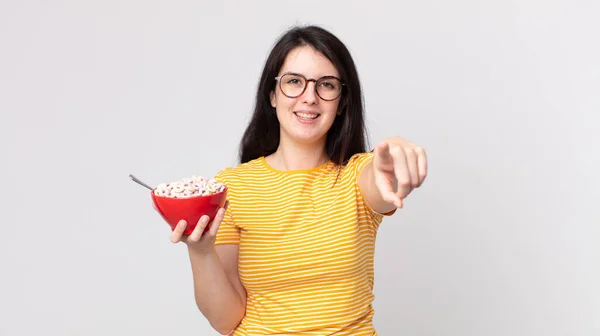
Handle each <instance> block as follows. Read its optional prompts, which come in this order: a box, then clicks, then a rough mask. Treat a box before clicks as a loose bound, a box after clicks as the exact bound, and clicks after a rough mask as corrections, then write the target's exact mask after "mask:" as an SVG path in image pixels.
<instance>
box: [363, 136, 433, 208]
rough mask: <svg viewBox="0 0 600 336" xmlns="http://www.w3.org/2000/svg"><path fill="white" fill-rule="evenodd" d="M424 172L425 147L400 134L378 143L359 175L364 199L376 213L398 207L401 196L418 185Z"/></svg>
mask: <svg viewBox="0 0 600 336" xmlns="http://www.w3.org/2000/svg"><path fill="white" fill-rule="evenodd" d="M426 176H427V158H426V155H425V151H424V150H423V149H422V148H420V147H418V146H416V145H415V144H413V143H411V142H409V141H407V140H404V139H402V138H400V137H391V138H388V139H385V140H384V141H382V142H381V143H379V144H378V145H377V146H376V147H375V149H374V151H373V160H372V161H371V162H369V163H368V164H367V165H366V166H365V168H364V169H363V170H362V173H361V174H360V176H359V180H358V183H359V188H360V190H361V193H362V194H363V195H364V197H365V200H366V202H367V203H368V204H369V206H371V208H373V210H375V211H377V212H379V213H388V212H390V211H392V210H393V209H395V208H396V207H398V208H402V206H403V200H404V198H406V197H407V196H408V195H409V194H410V193H411V192H412V190H413V189H415V188H418V187H420V186H421V184H422V183H423V181H424V180H425V177H426Z"/></svg>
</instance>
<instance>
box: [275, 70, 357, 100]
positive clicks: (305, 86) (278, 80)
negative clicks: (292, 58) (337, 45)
mask: <svg viewBox="0 0 600 336" xmlns="http://www.w3.org/2000/svg"><path fill="white" fill-rule="evenodd" d="M285 75H294V76H298V77H302V78H303V79H304V88H303V89H302V92H300V93H299V94H298V95H296V96H289V95H287V94H286V93H285V91H283V88H282V87H281V78H282V77H283V76H285ZM332 78H333V79H337V80H338V81H339V82H340V84H341V85H342V87H341V88H340V93H339V94H338V95H337V96H336V97H335V98H332V99H325V98H323V97H321V95H320V94H319V90H317V85H318V84H319V82H321V81H322V80H326V79H332ZM275 80H276V81H277V83H279V89H280V90H281V93H283V95H284V96H286V97H288V98H297V97H300V96H301V95H302V94H304V91H306V88H307V87H308V82H314V83H315V93H316V94H317V96H319V98H321V99H322V100H325V101H333V100H336V99H338V98H339V97H340V96H341V95H342V91H343V89H344V86H345V85H346V83H344V82H342V80H341V79H339V78H337V77H336V76H322V77H319V78H317V79H314V78H306V76H304V75H302V74H299V73H296V72H286V73H283V74H281V75H280V76H277V77H275Z"/></svg>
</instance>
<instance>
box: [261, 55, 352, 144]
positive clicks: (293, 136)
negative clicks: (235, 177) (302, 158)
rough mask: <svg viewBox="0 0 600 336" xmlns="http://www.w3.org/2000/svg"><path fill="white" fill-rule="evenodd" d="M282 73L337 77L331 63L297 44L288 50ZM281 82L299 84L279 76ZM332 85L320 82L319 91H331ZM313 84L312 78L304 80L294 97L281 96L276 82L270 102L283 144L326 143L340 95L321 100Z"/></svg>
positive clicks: (288, 84)
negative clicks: (328, 99)
mask: <svg viewBox="0 0 600 336" xmlns="http://www.w3.org/2000/svg"><path fill="white" fill-rule="evenodd" d="M285 73H296V74H301V75H303V76H304V77H306V78H308V79H311V78H314V79H319V78H321V77H323V76H335V77H337V78H339V77H340V74H339V73H338V71H337V69H336V68H335V66H334V65H333V63H331V61H329V60H328V59H327V58H326V57H325V56H324V55H323V54H321V53H319V52H318V51H316V50H314V49H313V48H312V47H310V46H302V47H298V48H295V49H293V50H292V51H290V52H289V54H288V55H287V57H286V59H285V62H284V63H283V66H282V67H281V69H280V71H279V73H278V76H281V75H283V74H285ZM281 84H282V85H284V86H286V85H287V86H288V87H293V86H298V85H299V81H298V80H297V79H294V78H290V77H288V78H285V79H282V83H281ZM331 84H332V82H328V81H324V82H323V83H321V84H319V85H320V86H322V89H321V90H323V91H320V92H326V90H331V89H332V85H331ZM315 85H316V84H315V82H314V81H307V82H306V89H305V90H304V92H303V93H302V94H301V95H300V96H298V97H295V98H289V97H287V96H286V95H284V94H283V92H282V91H281V86H280V84H279V83H278V84H277V85H276V87H275V90H274V91H273V92H271V105H272V106H273V107H274V108H275V109H276V111H277V118H278V119H279V124H280V141H281V142H282V143H290V142H291V143H302V144H317V143H322V145H323V146H325V141H326V139H327V137H326V135H327V131H328V130H329V128H330V127H331V125H332V124H333V121H334V120H335V118H336V116H337V112H338V105H339V101H340V97H338V98H337V99H334V100H332V101H327V100H323V99H321V98H320V97H319V96H318V95H317V92H316V91H315ZM322 95H323V94H322ZM324 98H327V97H326V96H324Z"/></svg>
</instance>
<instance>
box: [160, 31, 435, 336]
mask: <svg viewBox="0 0 600 336" xmlns="http://www.w3.org/2000/svg"><path fill="white" fill-rule="evenodd" d="M365 142H366V131H365V125H364V116H363V103H362V93H361V88H360V82H359V79H358V74H357V71H356V68H355V66H354V62H353V60H352V57H351V56H350V53H349V52H348V50H347V49H346V47H345V46H344V44H343V43H342V42H341V41H340V40H338V39H337V38H336V37H335V36H333V35H332V34H331V33H329V32H328V31H326V30H324V29H322V28H319V27H315V26H309V27H296V28H293V29H291V30H289V31H288V32H287V33H286V34H284V35H283V36H282V37H281V38H280V39H279V40H278V42H277V43H276V45H275V46H274V48H273V50H272V51H271V53H270V55H269V57H268V59H267V61H266V64H265V67H264V70H263V73H262V76H261V79H260V84H259V87H258V92H257V96H256V106H255V109H254V114H253V116H252V119H251V121H250V123H249V125H248V128H247V129H246V131H245V133H244V135H243V137H242V141H241V146H240V153H239V155H240V164H239V165H238V166H237V167H230V168H226V169H223V170H222V171H220V172H219V173H218V174H217V175H216V176H215V177H216V178H217V180H219V181H220V182H222V183H225V184H226V185H227V186H228V187H229V194H228V195H229V196H228V202H227V204H226V205H225V207H224V208H223V209H220V210H219V212H218V214H217V216H216V217H215V218H214V219H213V224H212V227H211V229H210V230H209V231H208V232H207V233H204V234H202V232H203V230H204V227H205V226H206V225H207V221H208V220H209V218H207V217H205V218H202V219H201V220H200V223H199V225H198V226H197V227H196V229H195V230H194V232H193V233H191V234H190V235H189V236H183V235H182V232H183V230H184V229H185V226H186V223H185V221H181V222H180V225H179V226H178V227H177V228H176V229H175V230H174V231H173V232H172V236H171V241H173V242H180V241H182V242H184V243H185V244H187V246H188V251H189V257H190V261H191V264H192V268H193V277H194V289H195V290H194V292H195V298H196V303H197V305H198V308H199V309H200V311H201V312H202V314H204V316H205V317H206V318H207V319H208V321H209V322H210V324H211V325H212V326H213V328H215V330H217V331H218V332H219V333H221V334H229V333H232V335H283V334H285V335H309V334H310V335H331V334H335V335H376V331H375V329H374V327H373V323H372V320H373V313H374V312H373V308H372V301H373V273H374V272H373V253H374V242H375V236H376V232H377V228H378V226H379V224H380V223H381V221H382V219H383V217H384V216H390V215H392V214H393V213H394V212H395V211H396V209H397V208H399V207H402V202H403V199H404V198H405V197H406V196H407V195H408V194H409V193H410V192H411V191H412V190H413V189H414V188H416V187H419V186H420V185H421V183H423V180H424V178H425V176H426V171H427V164H426V157H425V153H424V151H423V150H422V149H421V148H419V147H417V146H415V145H414V144H412V143H410V142H408V141H406V140H404V139H402V138H399V137H391V138H388V139H386V140H384V141H382V142H381V143H380V144H378V145H377V146H376V147H375V149H374V150H373V151H372V152H367V150H366V144H365Z"/></svg>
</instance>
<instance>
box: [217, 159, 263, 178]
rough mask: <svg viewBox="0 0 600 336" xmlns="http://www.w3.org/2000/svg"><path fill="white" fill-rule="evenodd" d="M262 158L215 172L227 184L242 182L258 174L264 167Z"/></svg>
mask: <svg viewBox="0 0 600 336" xmlns="http://www.w3.org/2000/svg"><path fill="white" fill-rule="evenodd" d="M260 160H261V158H258V159H254V160H251V161H248V162H245V163H240V164H238V165H237V166H233V167H226V168H223V169H221V170H220V171H219V172H217V174H215V179H216V180H217V181H219V182H222V183H225V184H232V183H233V184H235V183H236V182H240V183H241V182H242V181H243V180H244V179H245V178H248V177H251V175H256V174H257V173H259V172H260V171H261V170H262V169H263V165H262V164H261V161H260Z"/></svg>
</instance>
